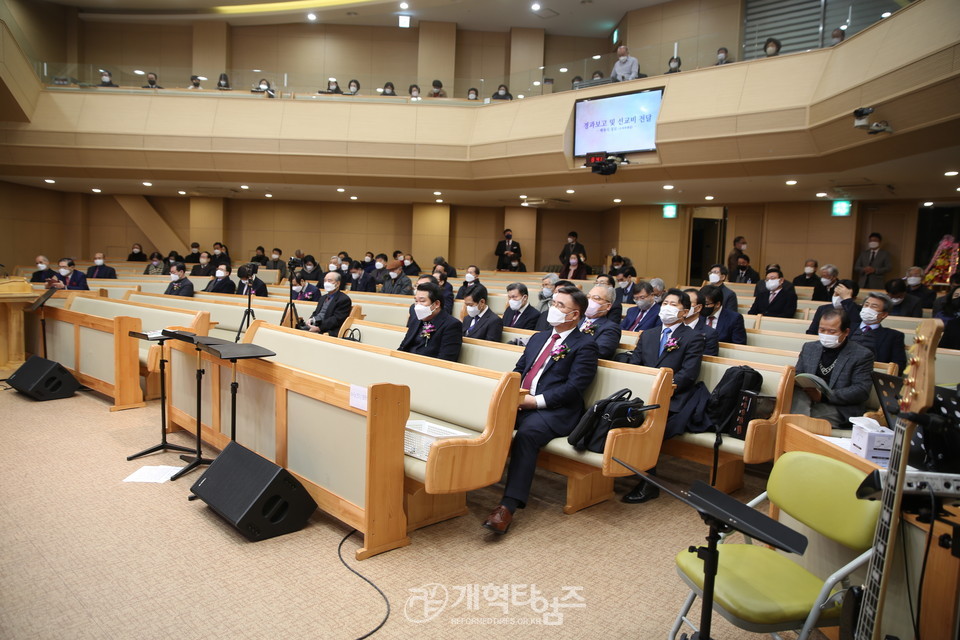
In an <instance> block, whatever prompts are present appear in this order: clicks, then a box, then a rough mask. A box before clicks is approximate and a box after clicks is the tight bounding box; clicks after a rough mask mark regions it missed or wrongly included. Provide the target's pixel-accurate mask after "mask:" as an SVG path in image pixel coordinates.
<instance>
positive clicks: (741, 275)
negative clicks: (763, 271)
mask: <svg viewBox="0 0 960 640" xmlns="http://www.w3.org/2000/svg"><path fill="white" fill-rule="evenodd" d="M730 278H731V279H732V280H733V282H741V283H747V284H755V283H757V282H759V281H760V274H759V273H757V271H756V270H755V269H754V268H753V267H751V266H750V256H748V255H746V254H744V255H742V256H740V257H739V258H737V270H736V271H734V272H733V273H731V274H730Z"/></svg>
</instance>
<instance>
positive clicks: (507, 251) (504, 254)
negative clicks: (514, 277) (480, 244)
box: [494, 229, 523, 271]
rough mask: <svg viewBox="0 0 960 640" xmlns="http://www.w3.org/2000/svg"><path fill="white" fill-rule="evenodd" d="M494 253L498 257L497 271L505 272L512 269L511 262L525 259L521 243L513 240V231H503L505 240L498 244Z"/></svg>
mask: <svg viewBox="0 0 960 640" xmlns="http://www.w3.org/2000/svg"><path fill="white" fill-rule="evenodd" d="M494 253H495V254H496V256H497V269H500V270H503V271H506V270H508V269H509V268H510V263H511V261H514V260H516V261H519V260H520V258H521V257H523V251H522V250H521V249H520V243H519V242H517V241H516V240H514V239H513V230H512V229H504V230H503V240H501V241H500V242H498V243H497V248H496V250H495V251H494Z"/></svg>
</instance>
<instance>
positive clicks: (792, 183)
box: [786, 180, 797, 187]
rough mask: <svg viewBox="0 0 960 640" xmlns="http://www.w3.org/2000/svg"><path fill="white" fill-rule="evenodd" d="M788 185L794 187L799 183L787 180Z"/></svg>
mask: <svg viewBox="0 0 960 640" xmlns="http://www.w3.org/2000/svg"><path fill="white" fill-rule="evenodd" d="M786 184H787V186H790V187H792V186H793V185H795V184H797V181H796V180H787V182H786Z"/></svg>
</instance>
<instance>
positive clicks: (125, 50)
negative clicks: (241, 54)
mask: <svg viewBox="0 0 960 640" xmlns="http://www.w3.org/2000/svg"><path fill="white" fill-rule="evenodd" d="M80 24H81V29H82V32H81V38H80V40H81V45H80V63H81V65H93V66H95V67H100V68H103V69H108V70H109V71H110V72H111V73H112V74H113V81H114V83H116V84H119V85H123V86H136V87H139V86H143V85H144V84H146V78H145V77H144V76H137V75H134V73H133V70H134V69H140V70H141V71H147V72H149V71H153V72H156V73H157V74H159V76H160V80H159V84H160V85H161V86H163V87H167V88H173V87H187V86H189V85H190V76H191V75H192V69H191V67H192V63H191V60H192V57H193V28H192V27H191V26H190V25H185V26H184V25H176V26H171V25H153V24H114V23H112V22H81V23H80ZM79 76H80V79H81V80H87V81H94V80H95V81H96V82H99V77H98V76H99V74H96V69H92V70H91V69H90V68H89V67H81V71H80V73H79ZM213 82H216V80H213Z"/></svg>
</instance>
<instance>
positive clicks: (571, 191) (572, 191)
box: [567, 189, 576, 193]
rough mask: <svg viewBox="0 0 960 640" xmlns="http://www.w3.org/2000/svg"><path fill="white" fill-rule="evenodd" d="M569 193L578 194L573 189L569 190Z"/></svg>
mask: <svg viewBox="0 0 960 640" xmlns="http://www.w3.org/2000/svg"><path fill="white" fill-rule="evenodd" d="M567 193H576V191H574V190H573V189H567Z"/></svg>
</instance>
